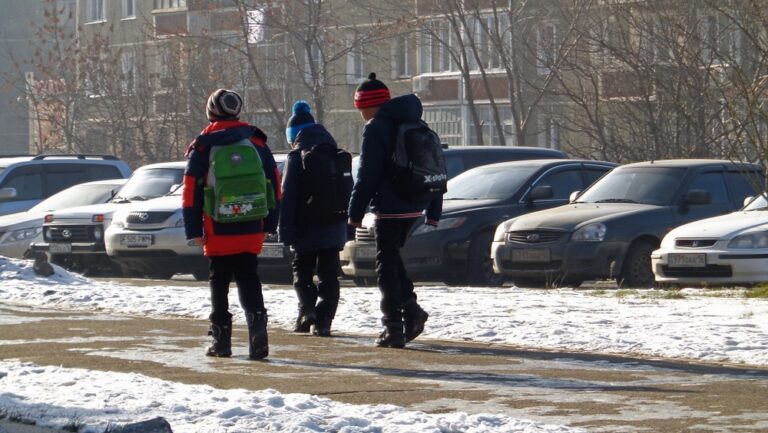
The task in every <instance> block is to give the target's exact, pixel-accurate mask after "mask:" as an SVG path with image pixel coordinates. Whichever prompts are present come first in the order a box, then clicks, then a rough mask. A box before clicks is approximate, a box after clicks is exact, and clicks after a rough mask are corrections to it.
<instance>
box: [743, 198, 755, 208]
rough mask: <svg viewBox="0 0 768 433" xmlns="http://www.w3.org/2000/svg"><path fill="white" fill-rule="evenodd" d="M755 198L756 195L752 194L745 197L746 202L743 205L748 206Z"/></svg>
mask: <svg viewBox="0 0 768 433" xmlns="http://www.w3.org/2000/svg"><path fill="white" fill-rule="evenodd" d="M754 199H755V197H754V196H751V195H750V196H747V197H744V203H743V204H742V207H746V206H747V205H748V204H750V203H752V200H754Z"/></svg>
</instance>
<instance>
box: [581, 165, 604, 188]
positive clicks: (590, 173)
mask: <svg viewBox="0 0 768 433" xmlns="http://www.w3.org/2000/svg"><path fill="white" fill-rule="evenodd" d="M608 170H609V169H608V168H605V169H602V170H601V169H598V168H588V169H586V170H584V177H586V178H587V183H586V184H585V185H584V186H590V185H592V184H593V183H595V181H596V180H597V179H600V178H601V177H602V176H603V175H604V174H605V173H606V172H607V171H608Z"/></svg>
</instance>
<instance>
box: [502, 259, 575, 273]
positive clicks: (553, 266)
mask: <svg viewBox="0 0 768 433" xmlns="http://www.w3.org/2000/svg"><path fill="white" fill-rule="evenodd" d="M562 265H563V262H562V261H560V260H554V261H551V262H547V263H528V262H525V263H523V262H513V261H512V260H502V261H501V266H502V267H503V268H504V269H511V270H516V271H548V270H557V269H560V267H561V266H562Z"/></svg>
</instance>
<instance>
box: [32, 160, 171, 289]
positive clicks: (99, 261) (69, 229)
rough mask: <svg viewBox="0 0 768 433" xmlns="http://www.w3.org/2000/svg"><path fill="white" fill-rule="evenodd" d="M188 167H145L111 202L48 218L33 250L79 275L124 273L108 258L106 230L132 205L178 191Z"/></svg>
mask: <svg viewBox="0 0 768 433" xmlns="http://www.w3.org/2000/svg"><path fill="white" fill-rule="evenodd" d="M185 167H186V162H183V161H179V162H164V163H158V164H150V165H145V166H143V167H141V168H139V169H137V170H136V171H135V172H134V173H133V175H132V176H131V178H130V179H129V180H128V182H127V183H126V184H125V185H124V186H123V187H122V188H121V189H120V192H118V193H117V195H116V196H115V197H114V198H113V199H112V200H111V201H110V202H109V203H105V204H99V205H91V206H81V207H76V208H70V209H66V210H63V211H57V212H53V213H50V214H48V215H46V217H45V223H44V224H43V239H42V241H39V242H38V241H36V242H34V243H33V244H32V245H31V248H32V250H33V251H43V252H46V253H48V254H49V255H50V257H51V262H52V263H55V264H57V265H60V266H63V267H65V268H66V269H70V270H73V271H76V272H82V273H85V274H89V275H99V274H103V273H107V274H120V273H121V272H122V270H121V269H120V268H119V266H117V264H115V263H114V262H113V261H112V260H110V259H109V257H107V254H106V250H105V246H104V231H105V229H106V228H107V227H109V224H110V222H111V221H112V216H113V214H114V213H115V212H116V211H118V210H120V209H122V208H127V207H128V206H130V205H131V204H132V203H136V202H143V201H146V200H150V199H153V198H157V197H161V196H164V195H167V194H169V193H171V191H174V190H176V189H178V188H179V187H180V186H181V183H182V179H183V177H184V168H185Z"/></svg>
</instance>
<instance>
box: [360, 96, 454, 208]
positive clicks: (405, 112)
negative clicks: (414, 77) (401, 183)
mask: <svg viewBox="0 0 768 433" xmlns="http://www.w3.org/2000/svg"><path fill="white" fill-rule="evenodd" d="M422 113H423V109H422V107H421V101H420V100H419V98H418V97H416V95H404V96H399V97H397V98H393V99H391V100H390V101H389V102H387V103H386V104H384V105H382V107H381V108H380V109H379V111H378V112H377V113H376V115H375V116H374V117H373V119H371V120H370V121H368V123H367V124H366V125H365V129H364V130H363V145H362V149H361V152H360V167H359V168H358V171H357V181H356V182H355V187H354V189H353V190H352V199H351V200H350V203H349V218H350V219H351V220H352V221H355V222H360V221H362V219H363V215H365V212H366V209H367V208H368V205H369V204H371V205H372V206H373V212H374V213H376V214H377V215H378V216H379V217H380V218H413V217H414V216H418V214H420V213H421V212H423V211H424V210H425V209H426V217H427V219H428V220H431V221H439V220H440V214H441V212H442V208H443V198H442V196H441V197H438V198H435V199H433V200H432V201H429V202H424V203H413V202H409V201H406V200H403V199H402V198H400V196H398V195H397V193H396V192H395V188H394V185H393V183H392V178H391V176H390V172H389V168H390V164H391V161H392V153H393V151H394V140H395V133H396V130H397V127H398V124H400V123H402V122H405V121H416V120H419V119H421V115H422Z"/></svg>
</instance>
